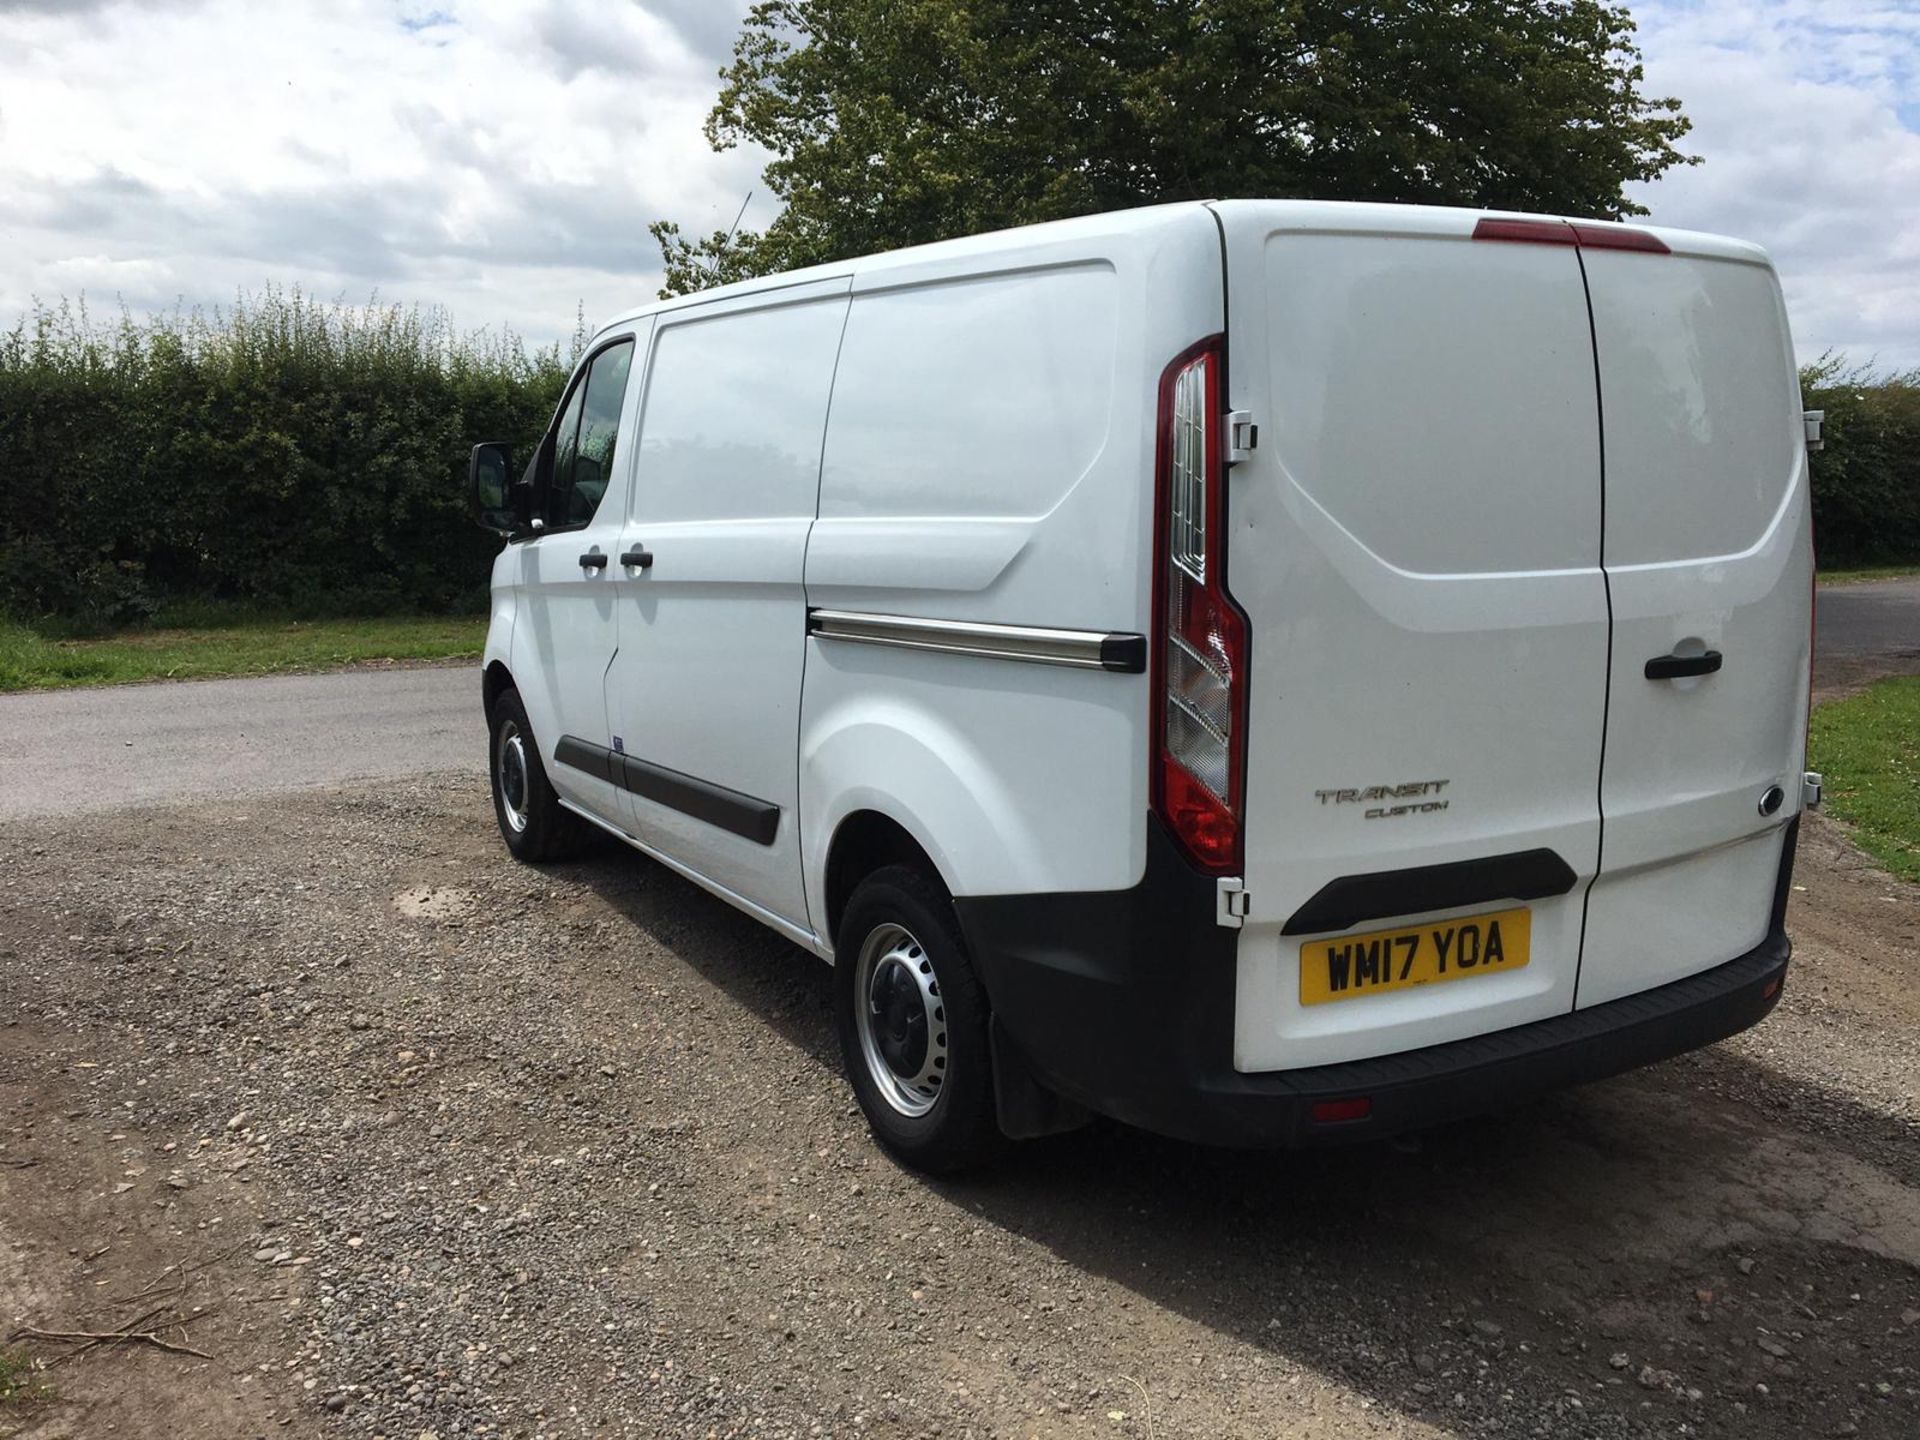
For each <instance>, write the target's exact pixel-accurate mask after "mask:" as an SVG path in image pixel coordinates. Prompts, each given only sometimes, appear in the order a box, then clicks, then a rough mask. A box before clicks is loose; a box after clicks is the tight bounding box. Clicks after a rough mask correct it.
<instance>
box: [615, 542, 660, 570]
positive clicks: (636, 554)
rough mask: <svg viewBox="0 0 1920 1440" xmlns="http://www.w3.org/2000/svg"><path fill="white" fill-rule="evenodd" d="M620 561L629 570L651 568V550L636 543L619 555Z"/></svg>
mask: <svg viewBox="0 0 1920 1440" xmlns="http://www.w3.org/2000/svg"><path fill="white" fill-rule="evenodd" d="M620 563H621V564H622V565H625V566H626V567H627V568H628V569H629V570H651V569H652V568H653V552H652V551H651V550H649V549H647V547H646V546H644V545H636V546H634V547H633V548H632V549H631V550H629V551H627V553H626V554H624V555H622V556H621V557H620Z"/></svg>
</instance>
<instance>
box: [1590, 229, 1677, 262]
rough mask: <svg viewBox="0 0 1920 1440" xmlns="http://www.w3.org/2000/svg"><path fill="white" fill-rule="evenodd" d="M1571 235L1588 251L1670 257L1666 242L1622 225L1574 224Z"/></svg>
mask: <svg viewBox="0 0 1920 1440" xmlns="http://www.w3.org/2000/svg"><path fill="white" fill-rule="evenodd" d="M1571 228H1572V230H1573V233H1574V234H1575V236H1577V237H1578V238H1579V241H1580V243H1581V244H1582V245H1584V246H1585V247H1586V248H1587V249H1589V250H1639V251H1643V252H1644V253H1646V254H1648V255H1671V254H1672V253H1673V251H1671V250H1669V249H1668V248H1667V242H1666V241H1664V240H1662V239H1661V238H1660V237H1659V236H1658V235H1649V234H1648V233H1647V232H1646V231H1644V230H1629V229H1628V228H1627V227H1626V226H1624V225H1581V224H1578V223H1576V224H1574V225H1573V226H1572V227H1571Z"/></svg>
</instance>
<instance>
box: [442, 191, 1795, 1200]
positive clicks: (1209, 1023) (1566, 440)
mask: <svg viewBox="0 0 1920 1440" xmlns="http://www.w3.org/2000/svg"><path fill="white" fill-rule="evenodd" d="M1800 407H1801V400H1800V394H1799V387H1798V381H1797V376H1796V371H1795V367H1794V359H1793V351H1792V348H1791V345H1790V342H1789V339H1788V333H1787V320H1786V315H1785V313H1784V310H1783V307H1782V303H1781V296H1780V289H1779V285H1778V283H1777V282H1776V280H1775V277H1774V273H1773V271H1772V269H1771V267H1770V266H1769V264H1768V261H1767V257H1766V256H1765V255H1764V254H1763V253H1762V252H1761V251H1760V250H1758V249H1757V248H1755V247H1753V246H1751V245H1746V244H1742V243H1740V242H1737V241H1732V240H1724V239H1717V238H1714V237H1710V236H1705V235H1696V234H1686V233H1679V232H1672V231H1666V230H1654V229H1647V228H1638V227H1627V226H1621V225H1613V224H1599V223H1590V222H1585V221H1569V220H1561V219H1548V218H1540V217H1520V216H1506V215H1499V216H1489V215H1484V214H1481V213H1479V212H1473V211H1464V210H1446V209H1425V208H1410V207H1400V206H1376V205H1349V204H1320V203H1308V202H1290V201H1289V202H1281V201H1272V202H1267V201H1234V202H1228V203H1220V204H1200V203H1193V204H1181V205H1170V206H1165V207H1159V208H1154V209H1146V210H1137V211H1132V212H1128V213H1123V214H1111V215H1100V216H1093V217H1089V218H1086V219H1081V220H1073V221H1066V222H1062V223H1057V224H1050V225H1040V226H1034V227H1032V228H1029V229H1023V230H1014V231H1009V232H1006V233H1004V234H997V235H985V236H979V237H976V238H972V239H966V240H957V241H953V242H950V243H946V244H939V245H931V246H927V247H924V248H921V249H914V250H906V251H901V252H898V253H894V254H887V255H878V256H872V257H869V258H867V259H862V260H854V261H849V262H847V263H845V264H838V265H830V266H824V267H821V268H818V269H813V270H807V271H801V272H797V273H794V274H788V275H780V276H775V277H771V278H768V279H763V280H755V281H749V282H746V283H743V284H739V285H731V286H727V287H725V288H722V289H717V290H713V291H709V292H707V293H705V294H700V295H693V296H689V297H686V298H682V299H676V300H670V301H666V302H663V303H659V304H654V305H649V306H646V307H644V308H642V309H639V310H636V311H634V312H633V313H631V314H629V315H626V316H623V317H621V318H620V319H618V320H616V321H614V322H613V323H612V324H610V325H608V326H607V327H606V328H605V329H603V330H602V331H601V332H600V333H599V335H598V336H597V337H596V338H595V339H594V341H593V344H592V346H591V348H590V352H589V353H588V355H587V357H586V358H585V359H584V360H583V361H582V362H581V364H580V367H579V371H578V373H577V374H576V375H575V377H574V379H573V382H572V385H571V388H570V389H569V391H568V392H567V395H566V398H565V399H564V400H563V402H562V403H561V405H560V408H559V413H558V416H557V418H556V419H555V421H554V424H553V426H552V428H551V430H550V431H549V432H548V434H547V436H546V438H545V440H544V441H543V442H542V443H541V445H540V447H539V449H538V452H537V453H536V454H535V456H534V457H533V459H532V462H531V463H530V464H529V465H528V466H527V467H526V469H525V473H524V476H523V477H522V478H520V479H519V480H517V481H513V482H512V483H509V477H510V476H511V475H512V474H513V468H514V467H513V466H512V464H511V461H510V459H509V457H508V456H507V454H506V453H505V449H504V447H502V446H498V445H483V446H480V447H478V448H477V449H476V450H475V454H474V465H473V488H474V497H473V498H474V504H475V507H476V512H477V515H478V518H479V519H480V520H481V522H482V523H483V524H486V525H487V526H489V527H490V528H493V529H495V530H497V531H499V532H500V533H502V534H504V535H505V536H506V537H507V541H508V543H507V544H506V546H505V549H504V550H503V551H502V553H501V555H500V557H499V560H498V561H497V563H496V564H495V566H494V571H493V623H492V628H491V631H490V633H489V636H488V640H487V648H486V657H485V702H486V710H487V716H488V720H489V723H490V726H491V732H492V737H493V741H492V744H493V748H492V764H491V770H492V775H493V790H494V799H495V805H496V808H497V811H498V815H499V822H500V829H501V832H502V833H503V834H504V836H505V837H506V842H507V845H508V847H509V848H510V849H511V850H512V852H513V853H514V854H515V855H516V856H519V857H521V858H522V859H526V860H536V861H538V860H547V859H551V858H555V857H557V856H560V855H561V854H563V853H564V852H565V851H566V850H567V849H568V848H569V847H570V846H572V845H573V844H574V842H575V841H576V840H578V839H579V838H580V837H581V835H582V833H583V830H584V827H585V826H587V825H592V826H597V827H599V828H600V829H602V830H606V831H609V832H611V833H612V834H614V835H617V836H619V837H620V838H621V839H623V840H625V841H627V842H628V843H629V844H631V845H633V846H634V847H635V848H637V849H639V850H641V851H644V852H645V853H646V854H648V855H651V856H653V857H654V858H655V859H657V860H659V861H660V862H661V863H662V864H664V865H666V866H668V867H669V868H671V869H673V870H675V871H677V872H679V873H680V874H682V875H685V876H687V877H688V878H690V879H692V880H694V881H695V882H697V883H698V884H700V885H702V886H704V887H706V888H707V889H708V890H711V891H712V892H713V893H715V894H716V895H719V896H721V897H722V898H723V899H725V900H727V901H729V902H730V903H732V904H734V905H736V906H738V907H740V908H741V909H743V910H745V911H747V912H748V913H749V914H751V915H754V916H756V917H757V918H759V919H760V920H762V921H764V922H765V923H766V924H767V925H769V926H771V927H773V928H774V929H775V930H778V931H779V932H780V933H781V934H783V935H785V936H787V937H789V938H790V939H792V940H793V941H794V942H795V943H797V944H799V945H801V946H803V947H805V948H806V949H809V950H811V951H813V952H814V953H815V954H817V955H819V956H820V957H822V958H823V959H827V960H830V961H832V962H833V964H834V966H835V970H836V974H837V978H836V993H837V997H838V999H837V1006H838V1013H839V1026H840V1031H841V1040H842V1044H843V1048H844V1052H845V1056H846V1062H847V1068H848V1071H849V1073H850V1075H851V1078H852V1082H853V1086H854V1089H855V1091H856V1093H857V1094H858V1097H859V1100H860V1103H861V1105H862V1107H863V1108H864V1109H865V1112H866V1114H867V1117H868V1119H869V1121H870V1122H871V1124H872V1127H873V1129H874V1131H875V1133H876V1134H877V1135H878V1137H879V1138H880V1139H881V1140H882V1141H883V1142H884V1143H885V1144H886V1145H888V1146H889V1147H890V1148H891V1149H892V1150H894V1151H895V1152H896V1153H897V1154H899V1155H900V1156H901V1157H903V1158H904V1159H906V1160H908V1161H910V1162H912V1163H914V1164H916V1165H920V1166H923V1167H926V1168H930V1169H948V1168H953V1167H956V1166H960V1165H964V1164H967V1163H970V1162H974V1161H977V1160H979V1159H980V1158H982V1157H983V1156H985V1155H986V1154H988V1153H989V1152H990V1151H992V1150H993V1149H994V1148H995V1147H996V1146H997V1145H998V1144H999V1143H1000V1142H1001V1141H1002V1139H1003V1138H1004V1137H1006V1136H1014V1137H1021V1136H1031V1135H1038V1134H1043V1133H1047V1132H1050V1131H1054V1130H1058V1129H1063V1128H1066V1127H1068V1126H1070V1125H1072V1124H1074V1123H1077V1122H1078V1121H1079V1120H1081V1119H1083V1118H1084V1117H1085V1116H1086V1115H1087V1113H1088V1112H1100V1113H1102V1114H1105V1115H1109V1116H1113V1117H1117V1118H1118V1119H1120V1120H1123V1121H1126V1122H1128V1123H1131V1124H1134V1125H1139V1126H1143V1127H1146V1128H1147V1129H1150V1130H1155V1131H1160V1132H1163V1133H1166V1134H1171V1135H1177V1136H1185V1137H1190V1138H1193V1139H1198V1140H1202V1141H1208V1142H1217V1143H1225V1144H1236V1145H1239V1144H1283V1145H1285V1144H1303V1143H1315V1142H1323V1141H1331V1140H1335V1139H1339V1140H1349V1139H1355V1138H1362V1137H1371V1136H1376V1135H1381V1134H1384V1133H1387V1132H1390V1131H1392V1130H1395V1129H1399V1128H1402V1127H1405V1126H1408V1125H1412V1124H1423V1123H1427V1122H1432V1121H1435V1120H1440V1119H1444V1118H1448V1117H1453V1116H1458V1115H1462V1114H1466V1113H1469V1112H1473V1111H1478V1110H1482V1109H1485V1108H1488V1107H1493V1106H1499V1105H1504V1104H1508V1103H1511V1102H1514V1101H1518V1100H1522V1099H1524V1098H1526V1097H1528V1096H1530V1095H1533V1094H1535V1093H1537V1092H1539V1091H1540V1090H1542V1089H1544V1088H1547V1087H1551V1086H1559V1085H1565V1084H1569V1083H1574V1082H1578V1081H1583V1080H1589V1079H1593V1078H1595V1077H1598V1076H1603V1075H1609V1074H1613V1073H1615V1072H1618V1071H1621V1070H1624V1069H1627V1068H1629V1067H1631V1066H1636V1065H1641V1064H1645V1063H1647V1062H1649V1061H1654V1060H1658V1059H1661V1058H1662V1057H1665V1056H1670V1055H1673V1054H1676V1053H1678V1052H1680V1051H1684V1050H1687V1049H1689V1048H1692V1047H1695V1046H1699V1045H1703V1044H1706V1043H1708V1042H1710V1041H1712V1040H1715V1039H1718V1038H1720V1037H1722V1036H1725V1035H1729V1034H1732V1033H1733V1032H1735V1031H1738V1030H1740V1029H1742V1028H1744V1027H1746V1026H1749V1025H1752V1024H1753V1023H1755V1022H1756V1021H1757V1020H1759V1019H1760V1018H1761V1017H1762V1016H1764V1015H1765V1014H1766V1013H1767V1012H1768V1010H1769V1009H1770V1008H1771V1007H1772V1006H1773V1004H1774V1003H1775V1001H1776V999H1777V997H1778V995H1779V992H1780V986H1781V983H1782V980H1783V978H1784V975H1785V971H1786V967H1787V958H1788V953H1789V946H1788V942H1787V937H1786V935H1785V934H1784V932H1783V929H1782V915H1783V912H1784V910H1785V906H1786V900H1787V892H1788V890H1789V888H1790V887H1789V883H1788V878H1789V875H1790V872H1791V869H1792V863H1793V852H1794V834H1795V828H1796V825H1797V817H1798V815H1799V813H1800V811H1801V809H1802V807H1803V805H1805V804H1807V803H1810V802H1811V801H1812V799H1813V798H1814V794H1815V788H1816V781H1817V777H1811V776H1806V775H1803V772H1802V768H1801V767H1802V765H1803V763H1804V762H1803V751H1804V742H1805V733H1806V720H1807V705H1808V680H1809V671H1810V659H1811V654H1810V651H1811V638H1810V630H1811V618H1812V617H1811V609H1812V595H1811V582H1812V575H1813V555H1812V547H1811V536H1810V524H1809V504H1808V484H1807V460H1806V452H1807V443H1806V440H1807V434H1806V429H1805V427H1804V422H1803V415H1802V411H1801V408H1800Z"/></svg>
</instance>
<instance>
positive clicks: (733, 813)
mask: <svg viewBox="0 0 1920 1440" xmlns="http://www.w3.org/2000/svg"><path fill="white" fill-rule="evenodd" d="M553 758H554V759H555V760H557V761H559V762H560V763H561V764H562V765H566V766H570V767H571V768H573V769H575V770H579V771H581V772H583V773H585V774H588V775H591V776H593V777H594V778H595V779H599V780H605V781H608V782H609V783H611V784H614V785H618V786H619V787H620V788H621V789H623V790H629V791H632V792H633V793H634V794H635V795H638V796H640V797H641V798H642V799H646V800H652V801H654V802H655V803H657V804H660V805H665V806H666V807H667V808H668V809H670V810H678V811H679V812H680V813H681V814H683V815H691V816H693V818H694V819H696V820H704V821H706V822H707V824H709V825H714V826H717V827H719V828H720V829H722V830H725V831H727V832H728V833H730V834H733V835H738V836H740V837H742V838H743V839H747V840H751V841H753V842H754V843H755V844H756V845H771V844H772V843H773V840H774V837H775V836H776V835H778V834H779V833H780V807H779V806H778V805H775V804H774V803H773V802H772V801H769V800H756V799H755V798H754V797H753V796H751V795H743V794H741V793H740V792H739V791H738V790H729V789H728V788H727V787H726V786H724V785H716V784H714V783H713V782H712V781H711V780H702V779H700V778H699V777H698V776H697V775H687V774H683V773H682V772H681V771H678V770H669V769H668V768H667V767H666V766H664V765H655V764H653V763H652V762H651V761H647V760H639V759H636V758H635V757H633V756H632V755H622V754H618V753H616V752H615V751H612V750H609V749H607V748H606V747H605V746H604V745H595V744H593V743H592V742H591V741H588V740H582V739H580V738H579V737H578V736H576V735H562V736H561V737H560V743H559V744H558V745H556V746H554V747H553Z"/></svg>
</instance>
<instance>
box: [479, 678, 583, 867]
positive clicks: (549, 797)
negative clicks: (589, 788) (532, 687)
mask: <svg viewBox="0 0 1920 1440" xmlns="http://www.w3.org/2000/svg"><path fill="white" fill-rule="evenodd" d="M487 718H488V722H489V723H488V729H489V731H490V732H491V738H490V744H489V746H488V756H489V763H488V765H487V769H488V771H489V772H490V773H491V775H492V779H493V816H494V819H496V820H498V821H499V822H500V836H501V838H502V839H503V840H505V841H506V842H507V849H508V851H510V852H511V853H512V855H513V858H514V859H516V860H526V861H529V862H535V863H537V862H539V861H543V860H564V859H566V858H567V857H568V856H570V855H574V854H577V853H578V852H579V850H580V848H581V844H582V842H583V841H584V840H585V839H586V827H585V826H584V824H583V823H582V822H581V820H580V817H579V816H577V815H575V814H573V813H572V812H571V811H569V810H568V809H566V808H565V807H564V806H563V805H561V803H560V797H559V796H557V795H556V794H554V792H553V785H552V783H551V782H550V781H549V780H548V779H547V769H546V766H545V765H543V764H541V762H540V747H539V745H538V744H536V743H535V741H534V738H533V726H532V725H530V724H528V723H527V707H526V706H524V705H522V704H521V703H520V692H519V691H517V690H503V691H501V692H500V694H499V695H497V696H495V697H494V701H493V709H492V710H491V711H490V712H488V717H487Z"/></svg>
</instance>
